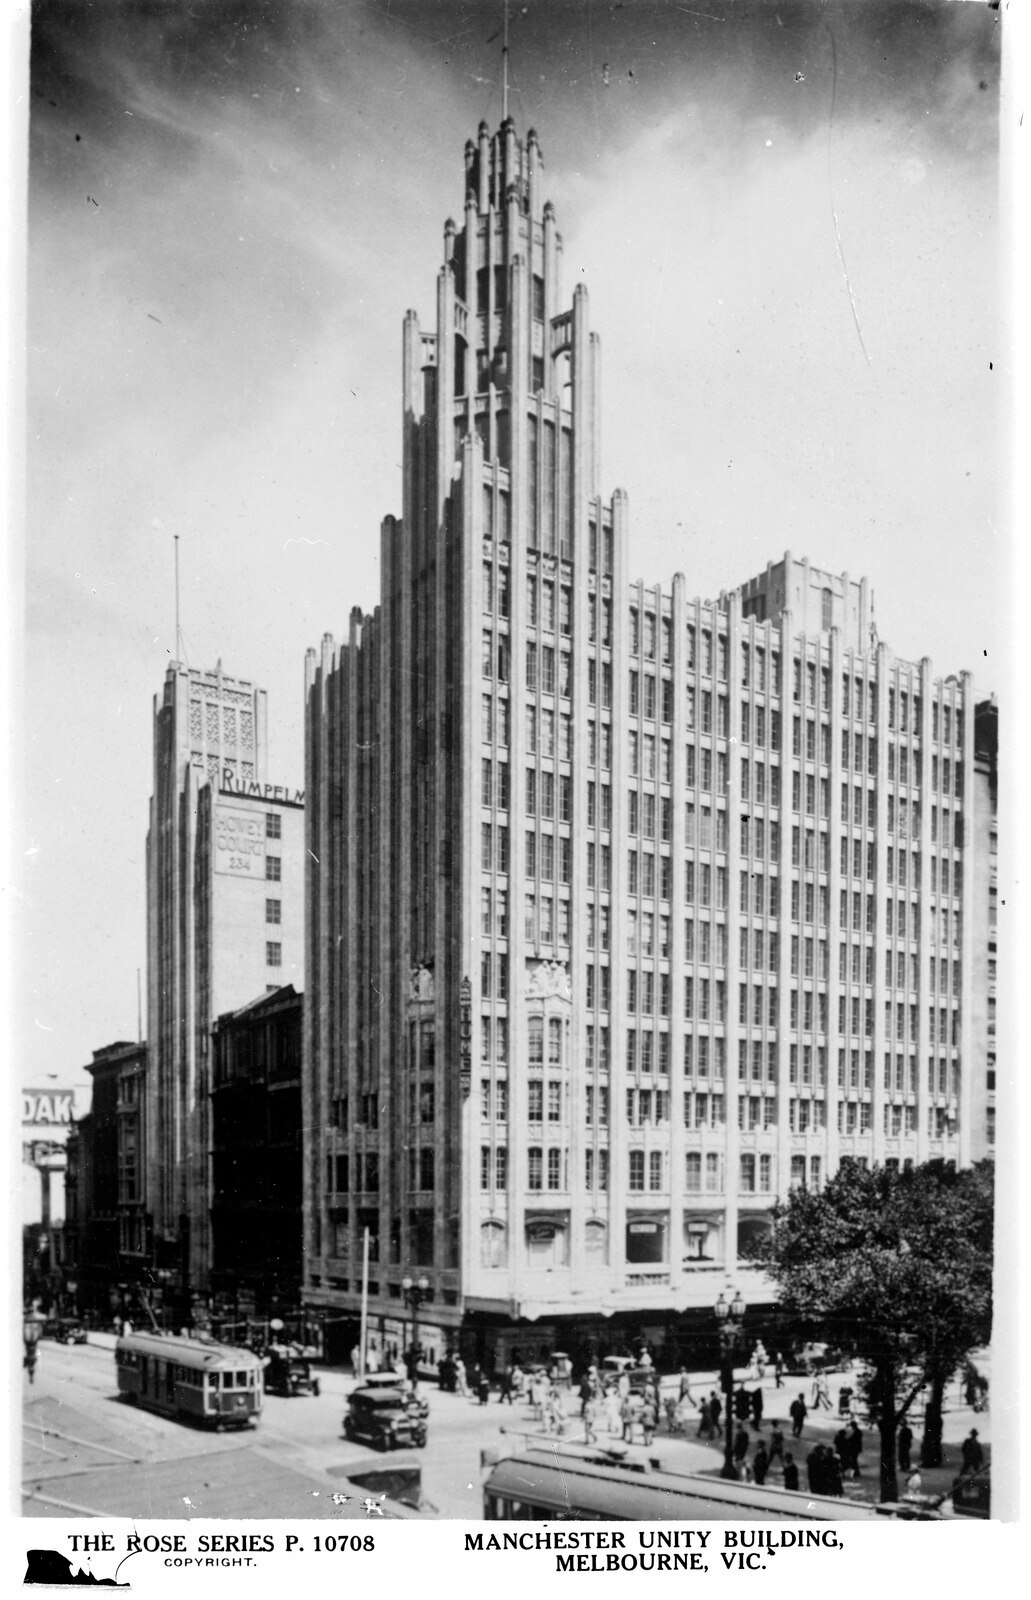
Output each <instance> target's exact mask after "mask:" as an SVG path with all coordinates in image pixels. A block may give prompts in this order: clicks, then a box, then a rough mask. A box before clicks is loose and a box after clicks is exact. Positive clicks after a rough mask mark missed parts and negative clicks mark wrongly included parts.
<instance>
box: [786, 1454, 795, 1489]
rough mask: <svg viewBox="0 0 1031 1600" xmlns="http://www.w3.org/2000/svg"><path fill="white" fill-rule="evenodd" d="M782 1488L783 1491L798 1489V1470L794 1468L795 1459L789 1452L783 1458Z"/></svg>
mask: <svg viewBox="0 0 1031 1600" xmlns="http://www.w3.org/2000/svg"><path fill="white" fill-rule="evenodd" d="M784 1487H785V1489H797V1488H798V1468H797V1467H796V1466H795V1458H794V1456H793V1455H792V1454H791V1451H790V1450H789V1451H788V1453H787V1455H786V1456H785V1457H784Z"/></svg>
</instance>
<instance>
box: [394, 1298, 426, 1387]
mask: <svg viewBox="0 0 1031 1600" xmlns="http://www.w3.org/2000/svg"><path fill="white" fill-rule="evenodd" d="M429 1289H430V1280H429V1279H428V1278H427V1277H426V1276H425V1275H423V1277H421V1278H420V1279H419V1281H418V1282H417V1283H416V1282H414V1281H413V1280H412V1279H411V1278H409V1277H407V1276H406V1277H404V1278H402V1279H401V1293H402V1294H403V1295H404V1297H405V1305H406V1306H407V1307H408V1309H409V1311H410V1312H411V1313H412V1342H411V1344H410V1345H409V1347H408V1354H409V1362H408V1375H409V1377H410V1378H411V1380H412V1387H413V1389H414V1388H416V1387H417V1385H418V1382H419V1307H420V1306H421V1305H422V1303H423V1301H424V1300H425V1299H426V1297H427V1295H428V1294H429Z"/></svg>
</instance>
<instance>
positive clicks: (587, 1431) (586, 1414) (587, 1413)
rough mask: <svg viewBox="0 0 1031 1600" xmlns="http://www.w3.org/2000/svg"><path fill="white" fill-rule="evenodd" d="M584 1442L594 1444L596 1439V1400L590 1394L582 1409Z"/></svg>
mask: <svg viewBox="0 0 1031 1600" xmlns="http://www.w3.org/2000/svg"><path fill="white" fill-rule="evenodd" d="M583 1419H584V1444H596V1443H597V1439H598V1433H597V1423H598V1401H597V1400H596V1399H595V1398H594V1397H593V1396H592V1397H591V1399H590V1400H588V1402H587V1404H586V1405H585V1406H584V1409H583Z"/></svg>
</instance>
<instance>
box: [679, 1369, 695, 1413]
mask: <svg viewBox="0 0 1031 1600" xmlns="http://www.w3.org/2000/svg"><path fill="white" fill-rule="evenodd" d="M677 1398H678V1399H679V1400H689V1401H690V1402H691V1404H692V1405H693V1404H694V1396H693V1395H692V1393H691V1379H690V1378H689V1377H688V1375H687V1368H686V1367H681V1369H680V1392H679V1394H678V1396H677Z"/></svg>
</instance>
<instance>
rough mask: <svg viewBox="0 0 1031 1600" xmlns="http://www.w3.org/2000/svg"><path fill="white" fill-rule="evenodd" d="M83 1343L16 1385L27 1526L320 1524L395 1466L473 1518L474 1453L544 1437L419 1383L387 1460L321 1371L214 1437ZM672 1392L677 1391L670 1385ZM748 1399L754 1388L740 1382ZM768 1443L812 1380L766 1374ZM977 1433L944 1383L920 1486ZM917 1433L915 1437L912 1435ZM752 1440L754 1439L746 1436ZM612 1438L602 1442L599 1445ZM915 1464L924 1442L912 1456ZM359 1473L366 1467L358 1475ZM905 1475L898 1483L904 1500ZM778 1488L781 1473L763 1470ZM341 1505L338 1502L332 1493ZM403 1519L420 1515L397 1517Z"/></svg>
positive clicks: (868, 1487) (100, 1338) (523, 1418)
mask: <svg viewBox="0 0 1031 1600" xmlns="http://www.w3.org/2000/svg"><path fill="white" fill-rule="evenodd" d="M90 1337H91V1343H90V1344H88V1345H77V1346H71V1347H65V1346H63V1345H60V1344H56V1343H54V1342H52V1341H50V1340H47V1341H44V1342H43V1343H42V1344H41V1346H40V1354H39V1363H38V1366H37V1370H36V1381H35V1383H34V1384H32V1385H30V1384H29V1383H28V1381H27V1378H26V1379H25V1380H24V1387H23V1398H24V1449H23V1514H24V1515H26V1516H67V1515H69V1514H71V1515H84V1516H100V1515H106V1516H125V1517H136V1518H170V1517H174V1518H190V1517H201V1518H267V1517H279V1518H294V1519H305V1518H326V1517H335V1518H340V1517H364V1516H365V1515H366V1513H365V1511H364V1509H363V1506H362V1500H363V1498H364V1496H365V1495H366V1494H367V1493H368V1491H367V1490H366V1491H363V1490H360V1489H357V1488H356V1487H355V1486H354V1485H353V1484H350V1483H348V1482H347V1478H348V1475H349V1473H350V1472H352V1471H354V1470H356V1469H358V1470H361V1469H364V1468H366V1467H368V1466H373V1467H381V1468H391V1467H394V1466H398V1465H401V1464H402V1463H409V1462H413V1461H414V1462H418V1463H419V1465H420V1466H421V1467H422V1490H423V1497H424V1502H425V1504H424V1506H423V1509H422V1514H424V1515H432V1516H437V1517H445V1518H468V1519H473V1520H479V1519H480V1517H481V1516H482V1499H481V1491H480V1477H481V1467H480V1452H481V1450H486V1449H492V1450H498V1449H499V1448H501V1449H502V1450H504V1449H505V1447H506V1445H507V1444H510V1443H511V1442H512V1441H511V1439H510V1438H509V1439H506V1438H505V1437H503V1435H502V1433H501V1430H502V1429H504V1430H506V1432H507V1433H508V1434H509V1435H511V1434H515V1435H517V1437H516V1439H515V1446H516V1448H518V1447H519V1445H521V1443H522V1438H521V1437H518V1436H519V1435H521V1434H522V1433H525V1434H528V1435H532V1434H537V1433H539V1425H538V1424H536V1423H535V1422H534V1421H533V1419H532V1417H531V1414H530V1410H529V1407H528V1406H520V1405H518V1404H516V1405H512V1406H508V1405H502V1404H500V1403H499V1401H498V1399H497V1395H496V1394H493V1395H492V1396H491V1399H490V1402H489V1404H488V1405H487V1406H481V1405H479V1404H478V1403H477V1402H476V1401H474V1400H471V1399H466V1398H464V1397H462V1396H458V1395H452V1394H444V1393H441V1392H440V1391H439V1390H438V1389H437V1387H436V1386H435V1385H431V1384H425V1383H424V1384H422V1385H421V1386H420V1387H421V1392H422V1393H423V1394H424V1395H425V1397H426V1398H427V1399H428V1401H429V1405H430V1417H429V1439H428V1443H427V1445H426V1447H425V1449H423V1450H412V1451H407V1450H406V1451H403V1452H399V1453H398V1454H397V1455H396V1456H395V1455H392V1454H381V1453H378V1452H371V1451H369V1450H368V1449H367V1448H366V1447H365V1446H364V1445H358V1444H351V1443H349V1442H348V1441H347V1440H345V1439H344V1438H343V1434H342V1418H343V1412H344V1406H345V1400H346V1396H347V1395H348V1394H349V1393H350V1391H351V1389H352V1388H353V1387H354V1386H355V1385H354V1380H353V1379H352V1378H351V1377H350V1376H349V1375H345V1374H344V1373H342V1372H339V1371H336V1370H333V1369H325V1370H322V1371H320V1374H319V1378H320V1385H321V1394H320V1395H319V1396H318V1397H317V1398H313V1397H310V1396H301V1397H297V1398H294V1399H283V1398H280V1397H278V1396H267V1397H266V1399H265V1405H264V1411H263V1414H262V1417H261V1420H260V1422H259V1423H258V1425H257V1426H256V1427H255V1428H252V1429H248V1430H246V1431H244V1432H241V1433H233V1432H226V1433H213V1432H210V1431H207V1430H204V1429H201V1428H198V1427H193V1426H188V1425H185V1424H183V1423H180V1422H176V1421H173V1420H172V1419H170V1418H167V1417H163V1416H159V1415H157V1414H155V1413H152V1412H149V1411H145V1410H142V1409H139V1408H136V1407H132V1406H129V1405H127V1404H126V1403H125V1402H124V1401H122V1400H121V1399H119V1397H118V1394H117V1386H116V1381H115V1367H114V1353H113V1347H114V1339H113V1338H112V1337H110V1336H106V1335H102V1334H101V1335H91V1336H90ZM847 1381H849V1380H848V1379H847V1377H846V1376H845V1375H843V1374H835V1375H834V1376H832V1378H831V1380H830V1390H831V1398H832V1402H834V1406H833V1408H832V1410H831V1411H829V1412H828V1411H821V1412H819V1413H817V1414H815V1415H814V1414H813V1413H812V1412H810V1415H809V1416H808V1417H807V1419H806V1425H805V1429H804V1433H803V1437H802V1440H801V1441H800V1448H796V1449H795V1456H796V1460H797V1461H798V1464H799V1466H800V1468H801V1469H802V1478H801V1486H802V1487H803V1488H804V1487H805V1470H804V1457H805V1455H806V1453H807V1451H808V1450H809V1449H811V1447H812V1445H813V1443H815V1442H823V1443H827V1444H830V1443H831V1441H832V1439H833V1436H834V1434H835V1432H836V1431H837V1429H838V1427H839V1426H840V1421H839V1418H838V1416H837V1410H836V1401H837V1393H838V1388H839V1387H840V1386H841V1385H842V1384H843V1383H845V1382H847ZM691 1383H692V1389H693V1392H694V1395H695V1398H696V1399H700V1398H702V1396H703V1395H707V1394H708V1393H709V1392H710V1390H711V1389H712V1388H713V1387H714V1386H715V1383H716V1379H715V1375H714V1374H712V1373H699V1374H692V1375H691ZM665 1386H666V1387H667V1388H669V1387H670V1386H674V1387H675V1381H674V1380H673V1379H672V1378H667V1379H666V1385H665ZM746 1387H748V1388H749V1389H752V1388H754V1387H755V1385H754V1383H749V1384H746ZM762 1388H763V1397H764V1406H763V1410H764V1419H763V1420H764V1430H763V1431H764V1434H765V1436H766V1437H768V1435H769V1429H770V1427H771V1425H772V1423H773V1421H774V1420H775V1419H778V1418H779V1420H780V1422H781V1424H782V1426H783V1428H784V1432H785V1434H786V1435H787V1436H788V1448H789V1449H790V1448H792V1443H793V1442H792V1440H791V1438H790V1427H789V1425H788V1423H787V1408H788V1405H789V1404H790V1402H791V1400H792V1399H793V1398H794V1397H795V1396H796V1395H797V1394H798V1393H799V1392H800V1391H801V1392H802V1393H803V1394H804V1396H805V1399H806V1403H807V1405H808V1404H810V1402H811V1395H812V1381H811V1380H810V1379H801V1378H787V1377H786V1378H785V1380H784V1387H783V1388H781V1389H779V1390H778V1389H777V1388H776V1387H775V1384H774V1379H773V1376H772V1374H767V1376H766V1378H765V1379H764V1381H763V1384H762ZM568 1408H569V1412H570V1416H569V1422H568V1426H567V1430H566V1438H568V1439H569V1440H570V1441H577V1440H580V1439H582V1437H583V1433H582V1427H581V1425H580V1422H579V1418H578V1416H577V1413H578V1411H579V1402H578V1400H577V1398H576V1395H575V1392H574V1393H573V1394H571V1395H570V1396H569V1400H568ZM972 1427H973V1428H977V1430H978V1434H979V1437H980V1440H981V1443H982V1445H983V1446H984V1447H985V1454H986V1457H987V1456H989V1455H990V1449H989V1439H990V1428H989V1415H988V1413H980V1414H977V1415H975V1414H974V1413H973V1412H972V1411H971V1410H970V1409H969V1408H967V1407H966V1406H964V1405H962V1404H960V1402H959V1396H958V1388H957V1385H956V1384H953V1385H951V1386H950V1390H949V1395H948V1399H947V1409H946V1414H945V1451H946V1464H945V1466H943V1467H942V1468H941V1469H938V1470H936V1471H934V1472H928V1473H924V1474H923V1477H924V1486H925V1488H926V1489H928V1490H930V1491H931V1492H944V1490H945V1489H946V1488H947V1487H948V1486H949V1484H951V1482H952V1480H953V1478H954V1477H955V1476H956V1474H957V1472H958V1470H959V1468H958V1463H959V1444H960V1441H961V1440H962V1439H963V1438H964V1437H965V1436H966V1435H967V1434H968V1433H969V1431H970V1429H971V1428H972ZM916 1431H917V1433H918V1435H919V1429H917V1430H916ZM749 1434H750V1438H751V1439H752V1440H753V1441H757V1440H758V1438H759V1434H758V1433H757V1432H755V1430H754V1429H751V1428H750V1429H749ZM607 1437H608V1436H607V1435H606V1434H605V1433H604V1432H602V1434H601V1436H600V1440H599V1442H600V1443H602V1444H604V1443H605V1442H606V1441H607ZM877 1451H878V1438H877V1435H876V1433H875V1432H874V1431H873V1430H870V1429H867V1430H866V1442H865V1447H864V1454H863V1458H862V1475H861V1478H860V1481H859V1482H858V1484H851V1483H849V1484H848V1485H846V1493H847V1496H848V1498H849V1499H864V1500H872V1499H876V1497H877ZM631 1452H632V1454H634V1455H636V1456H643V1455H648V1456H651V1457H657V1458H658V1459H659V1460H660V1461H661V1463H662V1465H663V1467H666V1468H669V1469H672V1470H678V1471H690V1472H700V1471H702V1472H714V1471H718V1470H719V1467H720V1465H721V1461H722V1446H721V1445H720V1444H711V1443H708V1442H706V1441H703V1440H699V1439H697V1438H696V1437H695V1436H694V1424H691V1426H690V1431H689V1432H688V1434H687V1435H674V1436H672V1437H671V1436H669V1435H668V1434H667V1433H666V1431H665V1425H664V1424H663V1426H662V1428H661V1429H660V1431H659V1432H658V1433H657V1435H656V1437H655V1440H654V1443H653V1445H652V1447H651V1448H650V1449H649V1450H647V1451H646V1450H645V1449H644V1447H643V1446H642V1445H634V1446H632V1447H631ZM917 1458H918V1444H917V1448H916V1449H915V1450H914V1460H916V1459H917ZM359 1464H360V1467H359ZM904 1479H905V1475H904V1474H900V1484H899V1489H900V1493H901V1492H902V1491H903V1489H904ZM768 1481H769V1482H770V1483H771V1484H773V1483H776V1484H779V1481H780V1479H779V1473H778V1474H771V1476H770V1479H769V1480H768ZM334 1494H336V1495H337V1496H340V1495H347V1497H348V1498H347V1499H346V1500H344V1501H342V1502H341V1501H340V1500H339V1499H338V1500H337V1501H334V1500H333V1498H332V1497H333V1495H334ZM399 1514H401V1515H418V1514H419V1513H416V1512H411V1511H406V1509H405V1508H403V1507H402V1508H401V1509H400V1513H399Z"/></svg>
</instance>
